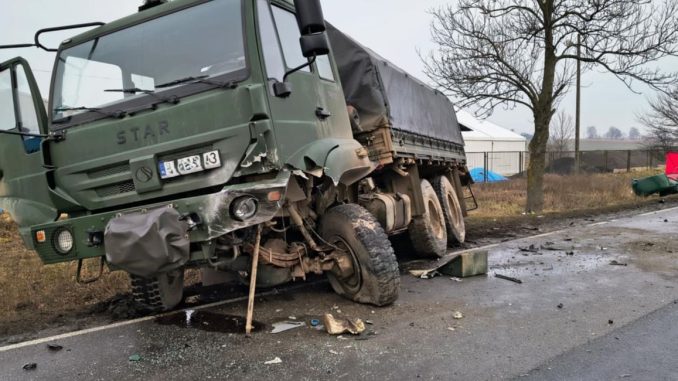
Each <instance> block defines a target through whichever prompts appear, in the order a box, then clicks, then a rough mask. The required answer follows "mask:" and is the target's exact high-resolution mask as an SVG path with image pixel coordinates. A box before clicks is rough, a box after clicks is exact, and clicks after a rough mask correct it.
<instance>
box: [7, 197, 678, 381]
mask: <svg viewBox="0 0 678 381" xmlns="http://www.w3.org/2000/svg"><path fill="white" fill-rule="evenodd" d="M530 245H533V248H534V249H536V250H532V249H531V248H530ZM542 247H544V248H542ZM521 249H522V250H521ZM489 257H490V266H491V274H490V275H489V276H487V277H476V278H471V279H464V280H463V281H462V282H457V281H454V280H452V279H450V278H448V277H438V278H434V279H430V280H424V279H416V278H414V277H411V276H409V275H403V282H402V290H401V296H400V299H399V300H398V302H397V303H395V305H393V306H391V307H387V308H380V309H377V308H373V307H370V306H363V305H358V304H353V303H350V302H347V301H345V300H343V299H341V298H339V297H338V296H336V295H334V294H333V293H331V291H329V289H328V287H327V286H326V285H325V284H321V285H316V286H313V287H309V288H301V289H296V290H294V291H291V292H287V293H284V294H280V295H269V296H265V297H262V298H259V299H258V300H257V304H256V311H255V316H256V319H257V320H258V321H259V322H260V323H261V325H262V328H261V329H260V331H259V332H258V333H256V334H255V335H254V337H253V338H251V339H246V338H245V337H244V335H243V334H242V333H241V332H242V327H241V326H240V325H239V324H240V323H241V320H242V319H241V318H240V317H241V316H244V311H245V303H243V302H237V303H230V304H225V305H221V306H217V307H211V308H207V309H201V310H197V311H187V312H180V313H177V314H175V315H172V316H170V317H164V318H160V319H152V320H146V321H142V322H135V323H132V324H125V325H119V326H114V327H103V328H101V329H100V330H97V331H95V332H89V333H74V334H72V335H67V336H65V337H60V338H58V339H55V340H44V341H37V342H33V343H27V344H20V345H13V346H10V347H3V348H0V379H2V380H24V379H25V380H78V379H88V380H117V381H122V380H136V379H145V380H174V379H177V380H180V379H237V380H241V379H253V380H259V379H275V380H288V379H289V380H317V379H332V380H337V379H339V380H341V379H346V380H354V379H364V380H373V379H393V380H409V379H413V380H414V379H436V380H438V379H439V380H457V379H458V380H496V379H512V378H527V379H554V380H560V379H575V380H616V379H620V378H621V379H631V380H663V379H667V380H668V379H674V380H675V379H678V376H677V375H676V365H675V363H676V362H675V361H672V356H673V357H675V353H678V352H677V351H676V349H678V348H677V347H678V340H676V339H678V331H677V330H676V328H675V327H673V326H672V324H671V323H672V321H675V319H676V315H678V307H676V306H675V305H674V302H675V301H676V300H678V290H677V289H676V287H678V284H676V280H677V279H678V209H674V210H666V211H662V212H657V213H652V214H649V215H644V216H637V217H634V218H627V219H620V220H618V221H611V222H608V223H604V224H595V225H589V226H573V227H572V228H571V229H568V230H566V231H562V232H556V233H552V234H548V235H543V236H537V237H532V238H528V239H521V240H517V241H511V242H506V243H503V244H501V245H498V246H496V247H493V248H491V249H489ZM613 261H614V262H613ZM611 263H614V265H613V264H611ZM494 273H501V274H504V275H508V276H512V277H516V278H519V279H521V280H522V281H523V283H522V284H516V283H512V282H508V281H505V280H501V279H498V278H495V277H494V276H493V275H494ZM456 311H459V312H462V313H463V315H464V317H463V319H459V320H457V319H454V318H453V314H454V312H456ZM325 312H333V313H334V315H335V316H350V317H361V318H363V319H368V320H370V322H372V323H373V324H372V325H368V331H370V333H369V334H367V335H364V336H362V337H359V338H354V337H350V336H347V335H343V336H342V337H339V338H337V337H332V336H329V335H328V334H326V333H325V332H322V331H318V330H314V329H312V328H308V327H304V328H298V329H294V330H291V331H287V332H283V333H280V334H271V333H270V330H271V325H272V324H273V323H275V322H278V321H281V320H289V319H290V317H294V318H296V320H297V321H305V322H307V323H308V322H309V321H310V319H312V318H316V317H319V316H321V315H322V314H323V313H325ZM47 343H55V344H58V345H61V346H62V347H63V349H61V350H59V351H51V350H49V349H48V348H47V347H46V344H47ZM130 356H133V357H132V359H133V360H137V359H138V361H131V360H130ZM137 356H138V357H137ZM276 358H279V359H280V362H279V363H274V364H266V362H268V361H270V360H274V359H276ZM27 363H35V364H36V368H35V369H34V370H24V369H22V367H23V366H24V364H27Z"/></svg>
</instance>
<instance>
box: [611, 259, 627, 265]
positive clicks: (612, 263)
mask: <svg viewBox="0 0 678 381" xmlns="http://www.w3.org/2000/svg"><path fill="white" fill-rule="evenodd" d="M628 265H629V264H628V263H624V262H619V261H617V260H611V261H610V266H628Z"/></svg>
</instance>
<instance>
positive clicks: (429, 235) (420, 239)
mask: <svg viewBox="0 0 678 381" xmlns="http://www.w3.org/2000/svg"><path fill="white" fill-rule="evenodd" d="M421 193H422V195H423V197H424V205H425V206H426V213H424V215H423V216H420V217H414V218H413V219H412V222H411V223H410V227H409V234H410V241H411V242H412V247H414V251H415V253H416V254H417V255H418V256H420V257H423V258H440V257H442V256H444V255H445V253H446V252H447V228H446V227H445V216H444V213H443V207H442V206H441V204H440V201H439V200H438V196H437V195H436V192H435V190H434V189H433V186H431V183H429V182H428V180H421Z"/></svg>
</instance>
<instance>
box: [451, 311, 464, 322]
mask: <svg viewBox="0 0 678 381" xmlns="http://www.w3.org/2000/svg"><path fill="white" fill-rule="evenodd" d="M452 317H453V318H455V319H457V320H460V319H463V318H464V314H462V313H461V312H460V311H454V312H453V313H452Z"/></svg>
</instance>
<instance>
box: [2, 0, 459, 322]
mask: <svg viewBox="0 0 678 381" xmlns="http://www.w3.org/2000/svg"><path fill="white" fill-rule="evenodd" d="M295 3H296V7H295V4H293V3H292V2H291V1H287V0H272V1H267V0H212V1H205V0H177V1H173V2H168V3H165V2H163V1H148V2H147V4H145V5H144V6H142V7H141V8H140V12H139V13H137V14H135V15H131V16H129V17H127V18H124V19H121V20H118V21H115V22H112V23H109V24H105V25H103V24H102V25H98V24H97V25H95V24H88V26H92V25H95V26H97V27H96V28H95V29H92V30H89V31H87V32H85V33H83V34H80V35H78V36H76V37H73V38H71V39H68V40H66V41H64V42H63V43H62V44H61V46H60V47H59V48H58V50H56V51H57V53H56V54H57V59H56V61H55V66H54V72H53V78H52V84H51V90H50V96H49V101H48V107H47V108H48V111H47V112H45V107H44V101H43V99H42V97H41V95H40V94H39V90H38V87H37V84H36V81H35V79H34V77H33V75H32V73H31V71H30V67H29V65H28V63H27V62H26V61H24V60H23V59H21V58H17V59H13V60H10V61H7V62H5V63H2V64H0V111H1V113H0V122H1V123H2V125H0V132H1V133H0V208H3V209H5V210H7V211H8V212H9V213H10V214H11V215H12V217H13V218H14V220H15V221H16V222H17V224H18V225H19V227H20V231H21V233H22V237H23V239H24V241H25V244H26V245H27V246H28V247H30V248H33V249H35V250H36V252H37V253H38V255H39V256H40V257H41V259H42V260H43V262H44V263H46V264H52V263H59V262H66V261H78V262H79V264H82V262H83V261H84V260H88V259H93V260H100V265H101V268H102V269H103V267H104V266H108V267H109V268H110V269H112V270H121V271H126V272H128V273H129V274H130V278H131V283H132V288H133V292H134V297H135V299H136V301H137V302H138V303H139V304H141V306H143V307H144V308H145V309H147V310H149V311H162V310H167V309H171V308H173V307H175V306H176V305H177V304H179V303H180V302H181V300H182V293H183V278H184V277H183V275H184V271H185V269H188V268H200V269H203V270H204V272H205V273H209V274H211V275H214V274H222V273H229V274H232V277H234V278H236V279H238V280H240V281H243V282H251V283H252V285H255V284H256V286H258V287H272V286H276V285H280V284H283V283H286V282H289V281H292V280H297V279H305V278H306V276H307V275H308V274H310V273H316V274H326V275H327V276H328V278H329V280H330V283H331V284H332V287H333V288H334V290H335V291H337V292H338V293H339V294H341V295H343V296H345V297H348V298H350V299H352V300H355V301H358V302H362V303H370V304H375V305H387V304H390V303H392V302H393V301H394V300H395V299H396V298H397V295H398V289H399V282H400V281H399V276H400V274H399V269H398V263H397V260H396V257H395V254H394V252H393V249H392V247H391V244H390V242H389V240H388V235H392V234H399V233H409V236H410V238H411V240H412V243H413V246H414V248H415V250H416V252H417V253H418V254H420V255H422V256H434V257H435V256H437V257H439V256H442V255H444V254H445V251H446V247H447V244H448V242H457V241H459V242H461V241H463V240H464V234H465V233H464V222H463V215H465V213H466V206H465V203H464V197H463V196H462V195H463V191H462V186H464V185H468V184H469V183H470V178H469V177H468V173H467V171H466V166H465V156H464V151H463V141H462V139H461V134H460V133H459V127H458V125H457V123H456V118H455V116H454V110H453V107H452V105H451V104H450V103H449V101H448V100H447V99H446V98H445V97H444V96H443V95H442V94H439V93H437V92H435V91H433V90H431V89H429V88H428V87H426V86H424V85H423V84H421V83H419V82H417V81H414V80H412V79H411V78H410V77H409V76H408V75H407V74H405V73H403V72H401V71H400V70H399V69H397V68H395V67H394V66H392V65H390V64H387V63H385V61H383V63H382V61H381V58H379V57H378V56H376V55H374V54H373V53H371V52H370V51H368V50H367V49H365V48H363V47H361V46H360V45H359V44H357V43H355V42H354V41H353V40H351V39H350V38H348V37H347V36H345V35H343V34H342V33H341V32H339V31H337V30H336V29H334V28H332V27H330V26H327V27H326V25H325V23H324V19H323V16H322V11H321V9H320V5H319V2H318V1H295ZM81 26H82V25H79V26H75V27H81ZM327 28H329V30H328V29H327ZM36 44H37V46H39V47H43V48H45V47H44V46H42V45H41V44H40V43H39V42H38V38H37V37H36ZM16 47H17V46H12V48H16ZM349 55H352V56H353V57H354V58H355V59H352V60H351V59H348V58H349ZM342 84H343V85H344V88H345V89H347V91H346V92H344V88H342ZM396 94H398V95H396ZM408 97H409V99H408ZM422 97H423V98H422ZM408 102H410V103H409V104H408ZM421 107H427V108H428V109H424V110H415V109H417V108H421ZM413 110H414V111H413ZM253 258H256V260H253ZM80 269H81V266H78V279H79V280H81V281H85V280H84V279H81V275H82V274H80ZM253 274H256V276H253Z"/></svg>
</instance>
